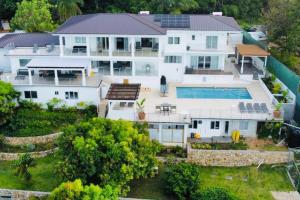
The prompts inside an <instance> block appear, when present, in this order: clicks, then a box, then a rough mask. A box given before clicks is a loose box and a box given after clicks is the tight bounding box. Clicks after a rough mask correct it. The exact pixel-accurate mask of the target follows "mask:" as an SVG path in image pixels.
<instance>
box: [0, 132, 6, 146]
mask: <svg viewBox="0 0 300 200" xmlns="http://www.w3.org/2000/svg"><path fill="white" fill-rule="evenodd" d="M5 145H6V143H5V136H4V135H3V134H0V149H2V148H3V147H4V146H5Z"/></svg>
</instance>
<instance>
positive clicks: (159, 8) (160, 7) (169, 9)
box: [150, 0, 198, 14]
mask: <svg viewBox="0 0 300 200" xmlns="http://www.w3.org/2000/svg"><path fill="white" fill-rule="evenodd" d="M150 4H151V6H152V8H153V11H154V12H155V13H171V14H180V13H182V12H184V11H188V10H192V9H195V8H197V7H198V3H197V2H196V0H152V1H151V2H150Z"/></svg>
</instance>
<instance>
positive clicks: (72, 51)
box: [64, 48, 87, 56]
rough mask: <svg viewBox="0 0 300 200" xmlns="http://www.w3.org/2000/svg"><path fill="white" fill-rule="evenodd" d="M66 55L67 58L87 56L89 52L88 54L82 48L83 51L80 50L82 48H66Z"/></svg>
mask: <svg viewBox="0 0 300 200" xmlns="http://www.w3.org/2000/svg"><path fill="white" fill-rule="evenodd" d="M64 55H65V56H86V55H87V52H86V49H85V50H84V48H82V49H80V48H73V49H69V48H64Z"/></svg>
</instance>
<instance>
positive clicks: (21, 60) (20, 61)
mask: <svg viewBox="0 0 300 200" xmlns="http://www.w3.org/2000/svg"><path fill="white" fill-rule="evenodd" d="M30 61H31V59H20V60H19V63H20V67H26V65H27V64H28V63H29V62H30Z"/></svg>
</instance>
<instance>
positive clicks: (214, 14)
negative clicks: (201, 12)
mask: <svg viewBox="0 0 300 200" xmlns="http://www.w3.org/2000/svg"><path fill="white" fill-rule="evenodd" d="M212 15H213V16H222V15H223V13H222V12H213V13H212Z"/></svg>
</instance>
